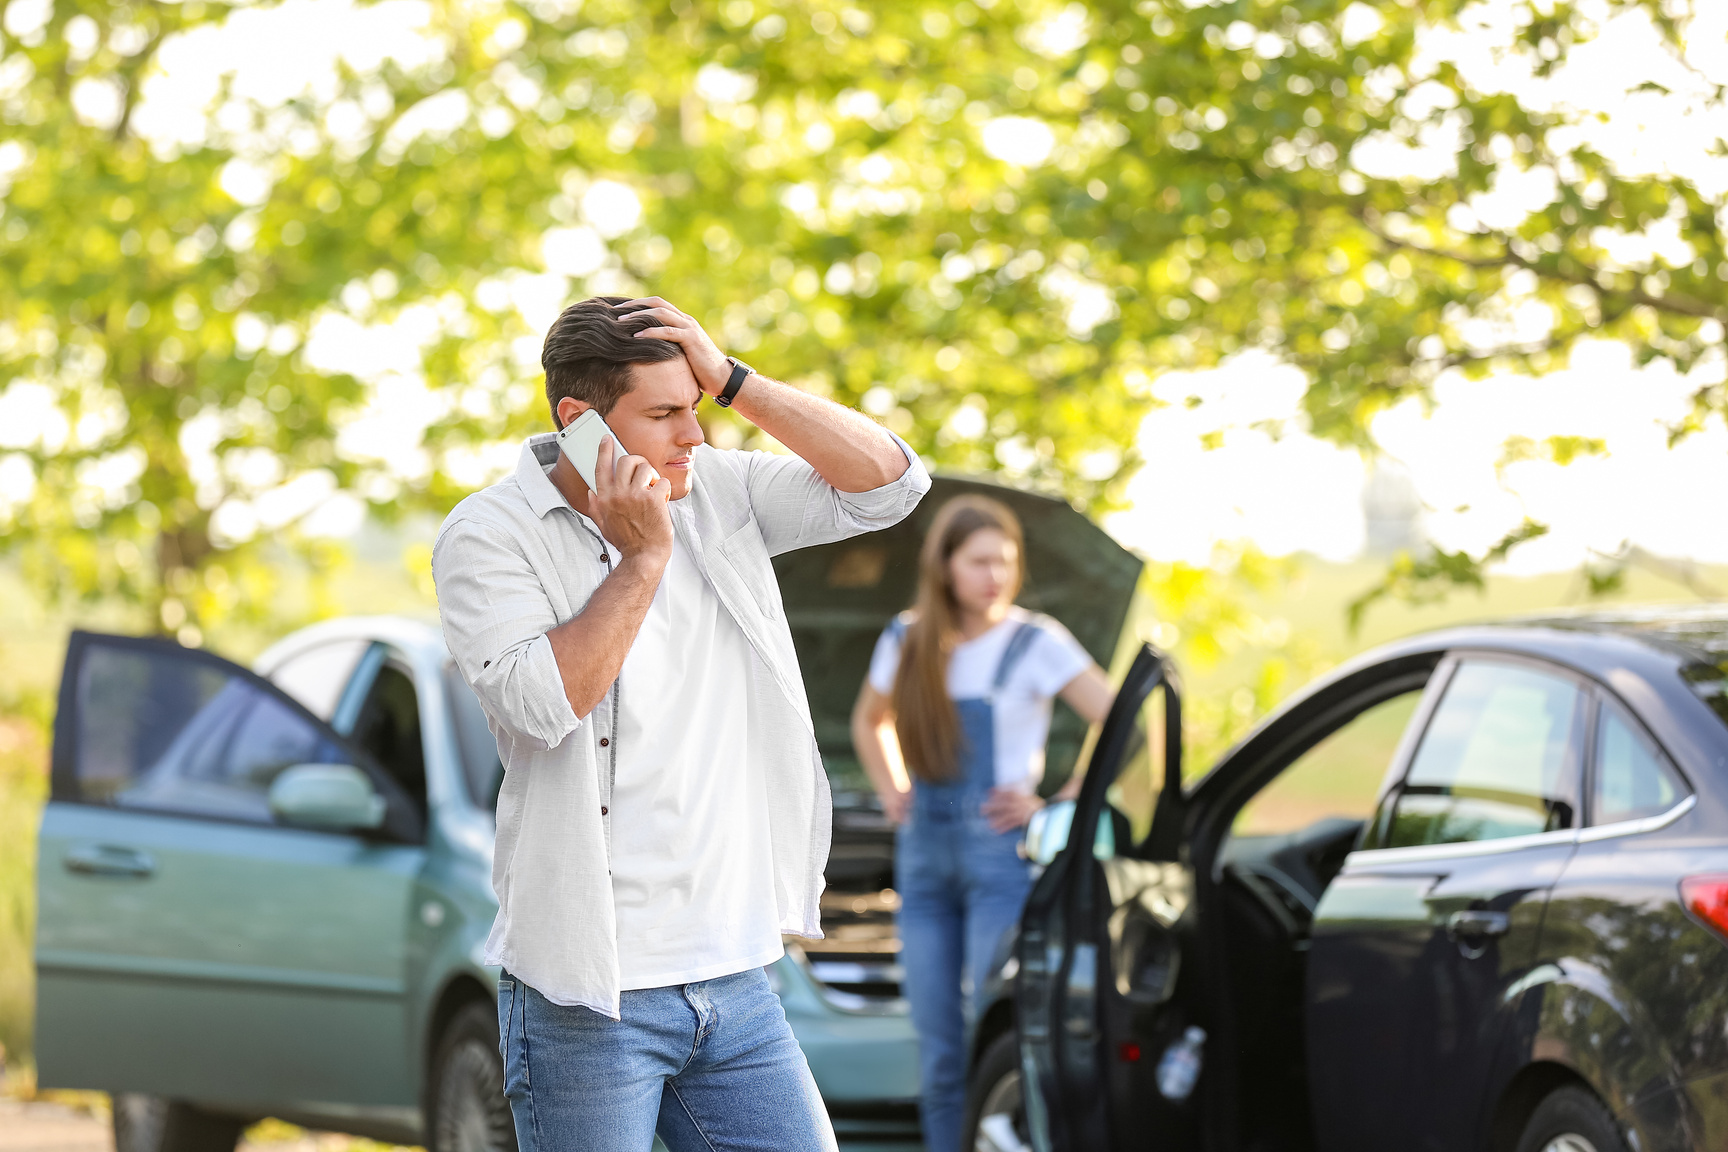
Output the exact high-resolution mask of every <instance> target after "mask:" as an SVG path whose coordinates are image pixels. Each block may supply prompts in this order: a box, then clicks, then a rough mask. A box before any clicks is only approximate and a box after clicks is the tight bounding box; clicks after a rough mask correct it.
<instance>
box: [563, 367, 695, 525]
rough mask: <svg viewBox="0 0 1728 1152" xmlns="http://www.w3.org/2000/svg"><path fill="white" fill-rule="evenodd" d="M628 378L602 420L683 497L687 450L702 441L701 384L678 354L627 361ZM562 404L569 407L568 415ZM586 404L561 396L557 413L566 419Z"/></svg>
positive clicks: (686, 482) (687, 479)
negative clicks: (654, 359)
mask: <svg viewBox="0 0 1728 1152" xmlns="http://www.w3.org/2000/svg"><path fill="white" fill-rule="evenodd" d="M630 379H631V381H632V383H633V385H634V386H633V387H632V388H631V389H630V391H628V392H626V393H624V395H623V396H622V397H621V398H620V399H619V401H618V403H616V404H614V405H613V406H612V411H610V412H608V413H606V426H607V427H608V428H610V429H612V431H613V432H614V433H615V434H616V435H617V437H618V442H619V443H620V444H621V445H623V448H624V451H626V452H628V453H630V454H631V455H632V456H640V457H642V458H643V459H644V460H646V461H648V463H650V464H652V465H653V466H654V470H655V471H656V472H658V473H660V475H662V476H664V477H666V479H668V480H670V481H671V482H672V499H674V500H682V499H683V498H684V497H685V496H686V495H688V494H689V492H690V452H691V450H692V449H693V448H695V447H696V445H698V444H700V443H702V426H701V425H700V424H698V423H697V422H696V405H697V403H698V402H699V401H700V400H701V399H702V389H701V388H700V387H698V386H697V384H696V377H695V376H693V375H691V373H690V362H689V361H687V360H685V359H684V357H682V356H678V357H676V358H674V359H671V360H661V361H659V362H657V363H653V364H632V365H630ZM566 405H570V406H571V407H572V410H571V411H570V413H569V414H568V415H567V416H566V413H565V406H566ZM586 407H587V405H585V404H582V403H581V402H580V401H575V400H563V401H561V402H560V403H559V416H560V417H563V418H564V420H565V423H569V422H570V420H573V419H575V418H576V417H577V416H579V415H581V412H582V410H583V409H585V408H586Z"/></svg>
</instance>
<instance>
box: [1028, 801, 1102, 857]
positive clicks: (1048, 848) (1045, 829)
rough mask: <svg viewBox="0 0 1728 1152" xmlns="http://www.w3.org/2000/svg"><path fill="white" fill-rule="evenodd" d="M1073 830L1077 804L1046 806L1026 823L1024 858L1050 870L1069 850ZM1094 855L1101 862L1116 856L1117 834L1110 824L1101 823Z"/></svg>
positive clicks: (1093, 846) (1050, 804)
mask: <svg viewBox="0 0 1728 1152" xmlns="http://www.w3.org/2000/svg"><path fill="white" fill-rule="evenodd" d="M1073 826H1074V801H1072V800H1056V801H1052V802H1051V803H1049V804H1046V805H1044V807H1042V808H1040V809H1038V811H1036V812H1034V813H1032V819H1030V820H1028V821H1027V822H1026V842H1025V843H1024V844H1023V845H1021V848H1020V854H1021V855H1022V856H1024V857H1025V858H1026V859H1027V860H1029V861H1031V862H1032V863H1034V864H1036V865H1038V866H1039V867H1040V868H1043V867H1047V866H1048V865H1049V863H1050V861H1052V860H1054V859H1056V857H1057V855H1058V854H1060V853H1061V851H1062V849H1064V848H1066V847H1067V846H1068V832H1069V830H1070V829H1071V828H1072V827H1073ZM1092 854H1093V855H1094V856H1096V857H1097V858H1098V859H1100V860H1108V859H1110V858H1111V857H1112V856H1114V855H1116V833H1115V829H1114V828H1113V827H1112V825H1111V823H1110V821H1108V820H1100V821H1098V834H1097V835H1096V836H1094V837H1093V839H1092Z"/></svg>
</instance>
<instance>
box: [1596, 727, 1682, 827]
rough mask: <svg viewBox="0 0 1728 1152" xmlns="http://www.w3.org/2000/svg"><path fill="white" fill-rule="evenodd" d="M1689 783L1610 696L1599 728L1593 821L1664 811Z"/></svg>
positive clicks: (1633, 816) (1675, 801) (1598, 822)
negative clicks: (1611, 700) (1670, 765)
mask: <svg viewBox="0 0 1728 1152" xmlns="http://www.w3.org/2000/svg"><path fill="white" fill-rule="evenodd" d="M1688 791H1689V789H1688V788H1687V787H1686V784H1685V782H1684V781H1682V780H1681V779H1680V777H1679V775H1678V774H1677V773H1676V772H1675V771H1674V769H1673V768H1671V767H1669V766H1668V762H1667V760H1666V759H1665V758H1664V757H1663V755H1662V753H1661V752H1659V751H1657V749H1656V746H1655V745H1654V744H1653V743H1651V741H1650V738H1649V737H1648V736H1646V735H1644V733H1642V732H1640V731H1639V730H1638V728H1637V726H1636V725H1635V724H1633V723H1632V722H1631V721H1630V720H1629V719H1627V718H1626V717H1625V716H1624V715H1622V714H1621V712H1620V709H1619V708H1618V707H1617V706H1616V705H1613V704H1610V703H1607V702H1604V703H1603V705H1602V713H1601V719H1600V721H1599V722H1598V724H1597V728H1596V772H1595V778H1594V780H1593V782H1592V787H1591V794H1590V815H1591V823H1593V824H1612V823H1614V822H1615V821H1616V820H1637V819H1640V818H1642V817H1645V816H1658V815H1661V814H1662V813H1663V812H1666V811H1668V809H1670V808H1672V807H1674V805H1676V804H1678V803H1679V802H1680V800H1681V799H1682V798H1683V797H1684V796H1685V795H1686V793H1687V792H1688Z"/></svg>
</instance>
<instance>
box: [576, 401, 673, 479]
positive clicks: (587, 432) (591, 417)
mask: <svg viewBox="0 0 1728 1152" xmlns="http://www.w3.org/2000/svg"><path fill="white" fill-rule="evenodd" d="M608 436H611V437H612V446H613V447H612V452H613V455H612V459H613V460H614V461H616V460H617V459H618V458H619V457H621V456H624V455H626V453H625V451H624V445H623V444H622V443H620V442H619V440H618V437H617V435H616V434H614V433H613V431H612V429H610V428H608V427H606V421H605V420H602V419H601V418H600V413H598V412H596V411H595V410H594V409H592V408H590V409H588V410H587V411H586V412H584V413H582V415H580V416H578V417H576V419H574V420H572V421H570V423H568V424H566V425H564V427H563V428H561V429H559V430H558V447H559V448H561V449H563V451H564V455H566V456H568V457H569V458H570V463H571V464H572V465H574V466H575V468H576V473H577V475H579V476H581V477H582V483H584V484H586V485H588V491H590V492H592V491H594V490H595V488H596V487H597V486H596V485H595V483H594V469H595V467H596V466H597V465H598V464H599V461H600V441H602V440H604V439H606V437H608ZM649 472H651V473H653V476H654V479H655V480H659V479H660V473H658V472H655V471H654V469H653V468H650V469H649Z"/></svg>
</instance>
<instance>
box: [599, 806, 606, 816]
mask: <svg viewBox="0 0 1728 1152" xmlns="http://www.w3.org/2000/svg"><path fill="white" fill-rule="evenodd" d="M600 815H602V816H604V815H606V805H604V804H602V805H600Z"/></svg>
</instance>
